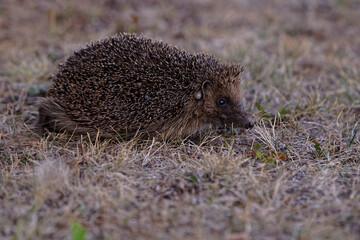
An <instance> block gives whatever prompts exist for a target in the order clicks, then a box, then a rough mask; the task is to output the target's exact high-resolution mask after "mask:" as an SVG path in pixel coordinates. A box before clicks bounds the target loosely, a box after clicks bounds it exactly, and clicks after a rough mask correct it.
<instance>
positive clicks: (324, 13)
mask: <svg viewBox="0 0 360 240" xmlns="http://www.w3.org/2000/svg"><path fill="white" fill-rule="evenodd" d="M359 16H360V2H359V1H357V0H271V1H268V0H266V1H265V0H226V1H215V0H197V1H193V0H183V1H175V0H174V1H172V0H165V1H155V0H149V1H145V0H144V1H141V0H135V1H125V0H102V1H92V0H78V1H64V0H56V1H47V0H36V1H35V0H33V1H29V0H1V1H0V53H1V54H0V78H1V85H0V87H1V89H0V90H2V91H0V97H2V98H6V97H9V94H10V95H11V94H15V93H16V92H17V94H20V92H19V91H22V90H24V89H25V91H28V93H29V92H30V93H32V94H37V93H38V92H39V91H44V88H46V84H48V81H47V80H48V78H49V76H50V75H51V74H52V73H53V72H54V71H55V69H56V67H57V64H58V63H59V62H61V61H63V60H64V59H65V58H66V57H67V56H68V55H69V54H71V53H72V51H74V50H76V49H78V48H79V47H80V46H83V45H85V44H86V43H88V42H90V41H94V40H98V39H100V38H105V37H107V36H110V35H113V34H116V33H119V32H131V33H143V34H145V35H147V36H149V37H152V38H155V39H159V40H163V41H166V42H169V43H171V44H175V45H177V46H178V47H181V48H185V49H187V50H190V51H196V52H198V51H205V52H209V53H212V54H215V55H216V56H217V57H219V58H222V59H224V60H229V61H234V62H237V63H240V64H242V65H244V66H246V67H247V71H246V73H245V78H246V79H247V80H248V81H246V82H245V89H248V90H249V91H248V92H249V94H248V95H247V96H246V97H247V99H248V100H249V101H250V102H251V101H252V103H255V102H259V101H260V102H263V103H266V104H269V105H268V106H267V107H268V108H269V109H270V111H271V109H277V108H278V106H279V105H292V106H295V105H296V104H294V102H293V103H292V102H291V101H290V100H296V95H297V94H298V92H294V91H293V89H296V88H300V89H304V90H305V93H307V92H309V91H310V90H311V89H313V88H314V87H315V88H316V89H317V90H319V91H320V92H321V91H322V90H326V91H327V95H329V94H330V96H334V97H336V96H338V95H339V94H340V95H341V98H342V99H343V101H346V102H347V103H350V102H351V101H353V100H354V99H353V98H354V96H358V95H359V91H360V90H359V86H358V85H356V84H355V82H356V81H349V82H346V83H344V79H350V80H351V79H352V80H355V79H356V78H357V77H358V69H359V66H360V57H359V55H360V28H359V23H360V17H359ZM256 84H260V85H256ZM339 86H342V87H340V88H339ZM29 89H30V91H29ZM39 89H40V90H39ZM259 91H261V96H258V95H257V92H259ZM15 95H16V94H15ZM345 95H346V96H345ZM300 96H303V93H301V95H300ZM343 97H344V98H343ZM295 102H296V101H295ZM249 107H250V108H251V110H254V108H255V105H254V104H251V103H250V104H249Z"/></svg>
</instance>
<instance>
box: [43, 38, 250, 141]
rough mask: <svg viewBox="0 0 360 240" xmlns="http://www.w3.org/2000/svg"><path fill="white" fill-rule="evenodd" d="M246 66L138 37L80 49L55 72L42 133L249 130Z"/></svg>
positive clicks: (170, 133) (166, 135) (163, 133)
mask: <svg viewBox="0 0 360 240" xmlns="http://www.w3.org/2000/svg"><path fill="white" fill-rule="evenodd" d="M242 71H243V68H242V67H241V66H239V65H236V64H228V63H223V62H220V61H219V60H218V59H216V58H214V57H212V56H209V55H206V54H204V53H199V54H193V53H189V52H186V51H184V50H180V49H178V48H176V47H174V46H171V45H168V44H165V43H162V42H158V41H153V40H151V39H147V38H144V37H141V36H136V35H132V34H121V35H117V36H114V37H111V38H108V39H105V40H102V41H99V42H95V43H92V44H90V45H88V46H87V47H86V48H84V49H81V50H79V51H77V52H75V53H74V54H73V55H72V56H71V57H69V58H68V59H67V61H66V62H65V63H64V64H63V65H60V67H59V70H58V72H57V73H56V74H55V75H54V76H53V77H52V80H53V85H52V87H51V88H50V89H49V91H48V93H47V97H46V98H45V99H43V100H42V102H41V103H40V106H39V123H38V129H39V132H42V131H43V129H44V128H47V129H48V130H50V131H57V132H58V131H67V132H75V133H78V134H87V133H89V134H90V135H95V134H97V132H99V133H100V135H101V136H104V137H111V136H117V135H120V136H123V137H132V136H134V135H135V134H142V133H146V134H148V135H150V136H153V135H158V134H160V135H161V136H162V137H163V138H166V139H168V138H174V137H177V136H181V137H186V136H189V135H192V134H194V133H197V132H199V131H201V130H203V129H205V128H207V127H209V126H216V127H219V126H229V127H230V126H233V127H245V128H250V127H252V126H253V124H254V123H253V121H252V120H251V119H250V118H249V117H248V114H247V113H246V112H245V110H244V107H243V105H242V100H241V99H242V96H241V93H240V75H241V72H242Z"/></svg>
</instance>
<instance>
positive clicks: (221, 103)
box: [217, 98, 226, 107]
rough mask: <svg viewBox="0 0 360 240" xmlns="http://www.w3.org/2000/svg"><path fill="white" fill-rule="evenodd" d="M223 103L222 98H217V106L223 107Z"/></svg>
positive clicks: (224, 102)
mask: <svg viewBox="0 0 360 240" xmlns="http://www.w3.org/2000/svg"><path fill="white" fill-rule="evenodd" d="M225 104H226V101H225V99H224V98H219V99H218V100H217V105H218V106H219V107H223V106H225Z"/></svg>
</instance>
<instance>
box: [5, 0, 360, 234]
mask: <svg viewBox="0 0 360 240" xmlns="http://www.w3.org/2000/svg"><path fill="white" fill-rule="evenodd" d="M359 23H360V3H359V2H358V1H356V0H336V1H335V0H333V1H331V0H328V1H326V0H303V1H297V0H290V1H289V0H272V1H265V0H264V1H262V0H248V1H235V0H228V1H215V0H214V1H210V0H199V1H192V0H185V1H171V0H167V1H161V2H160V1H159V2H158V1H131V2H130V1H129V3H128V2H126V1H111V0H109V1H90V0H79V1H76V4H74V3H72V2H71V1H60V0H59V1H46V0H39V1H35V0H34V1H21V0H2V1H1V2H0V80H1V81H0V102H1V103H0V238H1V239H2V238H11V239H69V238H71V237H73V239H82V238H81V234H82V233H85V234H86V236H87V238H88V239H184V238H189V239H359V238H360V164H359V162H360V131H359V129H360V72H359V69H360V28H359ZM121 31H126V32H139V33H140V32H142V33H145V34H146V35H148V36H150V37H153V38H156V39H162V40H164V41H167V42H170V43H173V44H176V45H178V46H179V47H182V48H186V49H188V50H191V51H206V52H211V53H213V54H215V55H216V56H218V57H219V58H222V59H224V60H231V61H235V62H239V63H241V64H243V65H245V66H246V67H247V70H246V73H245V76H244V78H245V81H244V85H243V86H244V92H245V98H246V100H247V106H248V108H249V110H250V111H251V112H252V113H253V115H254V118H255V119H256V120H257V125H256V127H255V128H254V129H252V130H250V131H247V132H244V133H236V134H222V135H217V134H215V133H212V134H210V135H209V136H208V137H206V138H205V139H204V140H203V141H202V142H200V143H192V142H190V141H185V142H181V141H180V142H173V143H163V142H156V141H151V140H149V141H142V142H140V141H136V140H134V141H129V142H118V141H116V140H106V141H90V140H88V139H87V138H86V137H83V138H70V139H69V136H64V135H54V136H51V137H48V138H45V139H41V140H39V139H38V138H36V136H35V135H34V134H33V133H32V131H31V128H32V127H33V126H34V122H35V120H36V116H37V107H36V104H35V103H36V99H37V97H39V96H42V95H43V94H44V91H45V90H46V88H47V86H48V85H49V82H48V77H49V76H50V75H51V74H52V73H53V72H54V71H55V70H56V67H57V64H58V63H59V62H61V61H63V60H64V59H65V58H66V57H67V56H68V55H69V54H71V52H72V51H73V50H75V49H77V48H78V47H79V46H81V45H83V44H85V43H86V42H89V41H92V40H96V39H99V38H102V37H105V36H108V35H112V34H115V33H116V32H121Z"/></svg>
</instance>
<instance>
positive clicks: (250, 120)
mask: <svg viewBox="0 0 360 240" xmlns="http://www.w3.org/2000/svg"><path fill="white" fill-rule="evenodd" d="M254 125H255V122H254V120H252V118H248V122H247V123H246V124H245V128H247V129H251V128H253V127H254Z"/></svg>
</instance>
